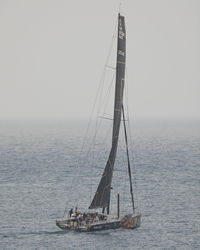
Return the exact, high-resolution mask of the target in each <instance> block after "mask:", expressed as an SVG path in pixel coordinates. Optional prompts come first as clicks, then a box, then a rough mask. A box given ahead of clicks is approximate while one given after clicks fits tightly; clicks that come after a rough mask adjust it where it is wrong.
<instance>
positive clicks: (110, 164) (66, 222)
mask: <svg viewBox="0 0 200 250" xmlns="http://www.w3.org/2000/svg"><path fill="white" fill-rule="evenodd" d="M125 67H126V29H125V18H124V16H122V15H121V14H120V13H119V14H118V35H117V60H116V80H115V99H114V116H113V128H112V143H111V150H110V153H109V156H108V160H107V163H106V166H105V168H104V170H103V174H102V177H101V180H100V182H99V185H98V187H97V190H96V192H95V194H94V197H93V199H92V201H91V204H90V205H89V210H90V211H91V212H85V213H83V214H82V213H80V211H78V209H77V208H76V209H75V211H71V212H70V214H69V217H68V218H64V219H59V220H56V225H57V226H58V227H59V228H61V229H63V230H73V231H77V232H90V231H100V230H107V229H118V228H124V229H134V228H137V227H139V226H140V222H141V213H140V212H138V211H136V208H135V203H134V196H133V188H132V178H131V167H130V160H129V149H128V138H127V129H126V123H125V112H124V106H123V95H124V84H125ZM122 122H123V127H124V136H125V144H126V155H127V163H128V164H127V165H128V174H129V184H130V196H131V203H132V208H131V211H130V212H129V213H128V214H120V199H119V197H120V196H119V194H118V195H117V198H118V199H117V201H118V202H117V215H115V216H112V213H111V211H110V210H111V209H110V194H111V189H112V186H111V183H112V177H113V169H114V165H115V158H116V154H117V147H118V140H119V132H120V125H121V123H122ZM98 209H101V210H102V212H101V213H100V212H97V210H98Z"/></svg>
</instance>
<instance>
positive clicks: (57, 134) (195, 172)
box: [0, 121, 200, 250]
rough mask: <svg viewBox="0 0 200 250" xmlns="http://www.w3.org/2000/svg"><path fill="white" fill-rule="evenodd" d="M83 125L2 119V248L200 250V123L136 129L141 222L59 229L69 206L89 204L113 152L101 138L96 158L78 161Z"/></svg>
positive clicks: (117, 184) (120, 183)
mask: <svg viewBox="0 0 200 250" xmlns="http://www.w3.org/2000/svg"><path fill="white" fill-rule="evenodd" d="M85 128H86V124H85V123H84V122H79V121H73V122H72V121H70V122H69V121H63V122H59V121H58V122H52V121H48V122H47V121H46V122H39V121H24V122H23V121H21V122H17V121H15V122H14V121H1V122H0V222H1V227H0V249H81V250H82V249H85V250H88V249H200V123H199V122H183V121H182V122H181V121H179V122H167V121H162V122H161V121H160V122H154V123H151V122H144V121H140V122H136V124H135V125H134V127H132V132H133V138H134V146H133V147H134V154H133V158H134V167H132V171H133V174H134V179H136V184H137V186H136V187H135V188H137V196H135V198H136V202H137V206H139V208H140V210H141V212H142V216H143V217H142V224H141V227H140V228H138V229H136V230H109V231H104V232H95V233H74V232H64V231H62V230H60V229H59V228H57V227H56V225H55V219H56V218H59V217H62V216H63V212H64V209H65V206H66V205H67V207H70V206H71V205H76V204H79V207H80V209H87V207H88V205H89V203H90V201H91V198H92V195H93V194H94V192H95V189H96V186H97V184H98V181H99V178H100V175H101V173H102V170H103V168H104V161H105V159H106V157H107V155H108V147H107V146H105V145H106V144H105V145H104V144H101V143H100V141H98V140H96V141H95V145H96V146H95V150H94V151H95V152H96V153H97V154H96V156H95V154H94V155H93V154H91V153H89V154H88V155H86V157H85V158H84V160H82V162H81V164H79V165H80V166H79V167H76V166H77V163H80V160H79V158H80V149H81V145H82V138H83V135H84V130H85ZM108 137H109V136H108ZM87 140H88V142H89V141H90V137H88V138H86V144H87ZM85 147H86V146H84V149H85ZM122 153H124V151H123V149H121V146H120V147H119V151H118V163H116V173H115V174H114V179H115V181H114V182H113V187H114V191H112V192H113V194H112V196H113V210H115V193H116V192H118V190H120V188H121V187H122V189H123V190H125V196H126V194H127V193H128V191H126V188H127V187H126V184H127V183H128V182H126V181H124V180H123V178H122V177H123V176H125V178H126V177H127V171H126V170H125V168H126V167H125V168H124V165H125V163H124V154H122ZM91 158H92V160H91ZM102 162H103V163H102ZM124 173H125V174H124ZM123 192H124V191H123ZM126 202H127V205H126ZM126 202H125V205H124V204H123V205H121V206H122V207H121V210H123V209H124V210H126V209H127V207H128V206H129V205H128V198H127V200H126Z"/></svg>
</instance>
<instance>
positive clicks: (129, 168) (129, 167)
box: [122, 105, 135, 213]
mask: <svg viewBox="0 0 200 250" xmlns="http://www.w3.org/2000/svg"><path fill="white" fill-rule="evenodd" d="M122 114H123V118H124V122H123V124H124V133H125V142H126V153H127V160H128V173H129V181H130V193H131V199H132V205H133V213H134V212H135V206H134V198H133V187H132V179H131V166H130V160H129V151H128V139H127V133H126V124H125V114H124V106H123V105H122Z"/></svg>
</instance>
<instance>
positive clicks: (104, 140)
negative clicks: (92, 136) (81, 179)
mask: <svg viewBox="0 0 200 250" xmlns="http://www.w3.org/2000/svg"><path fill="white" fill-rule="evenodd" d="M111 129H112V126H109V128H108V129H107V133H106V134H105V137H104V139H103V140H102V142H101V146H102V145H105V142H106V140H107V138H108V135H109V134H110V132H111ZM94 147H95V145H94ZM101 157H102V156H101V155H100V154H98V155H97V158H96V159H97V162H99V160H100V158H101ZM93 162H94V154H93V158H92V160H91V161H90V162H89V165H93ZM92 180H93V178H91V189H92V188H93V182H92Z"/></svg>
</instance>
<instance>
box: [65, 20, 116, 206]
mask: <svg viewBox="0 0 200 250" xmlns="http://www.w3.org/2000/svg"><path fill="white" fill-rule="evenodd" d="M116 28H117V23H116V25H115V29H114V32H113V36H112V40H111V45H110V48H109V53H108V55H107V58H106V63H105V66H104V70H103V74H102V77H101V80H100V83H99V87H98V90H97V94H96V97H95V103H94V105H93V108H92V112H91V115H90V119H89V123H88V126H87V129H86V133H85V136H84V140H83V144H82V148H81V151H80V154H79V157H78V159H77V168H78V171H79V169H80V167H79V165H80V164H79V163H80V159H81V156H82V153H83V149H84V148H85V143H86V138H87V135H88V131H89V128H90V124H91V120H92V116H93V113H94V109H95V106H96V103H97V99H98V96H99V105H98V106H99V107H100V101H101V98H102V97H101V96H102V92H103V86H104V83H105V72H106V65H107V64H108V60H109V58H110V54H111V50H112V48H113V43H114V39H115V34H116ZM102 83H103V84H102ZM99 90H100V91H99ZM99 92H100V94H99ZM99 112H100V108H99V109H98V112H97V113H98V114H99ZM96 120H97V121H96V127H97V122H98V119H96ZM74 178H75V177H74ZM73 182H74V179H73V180H72V181H71V190H72V183H73ZM70 193H71V192H70ZM65 210H66V209H65Z"/></svg>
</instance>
